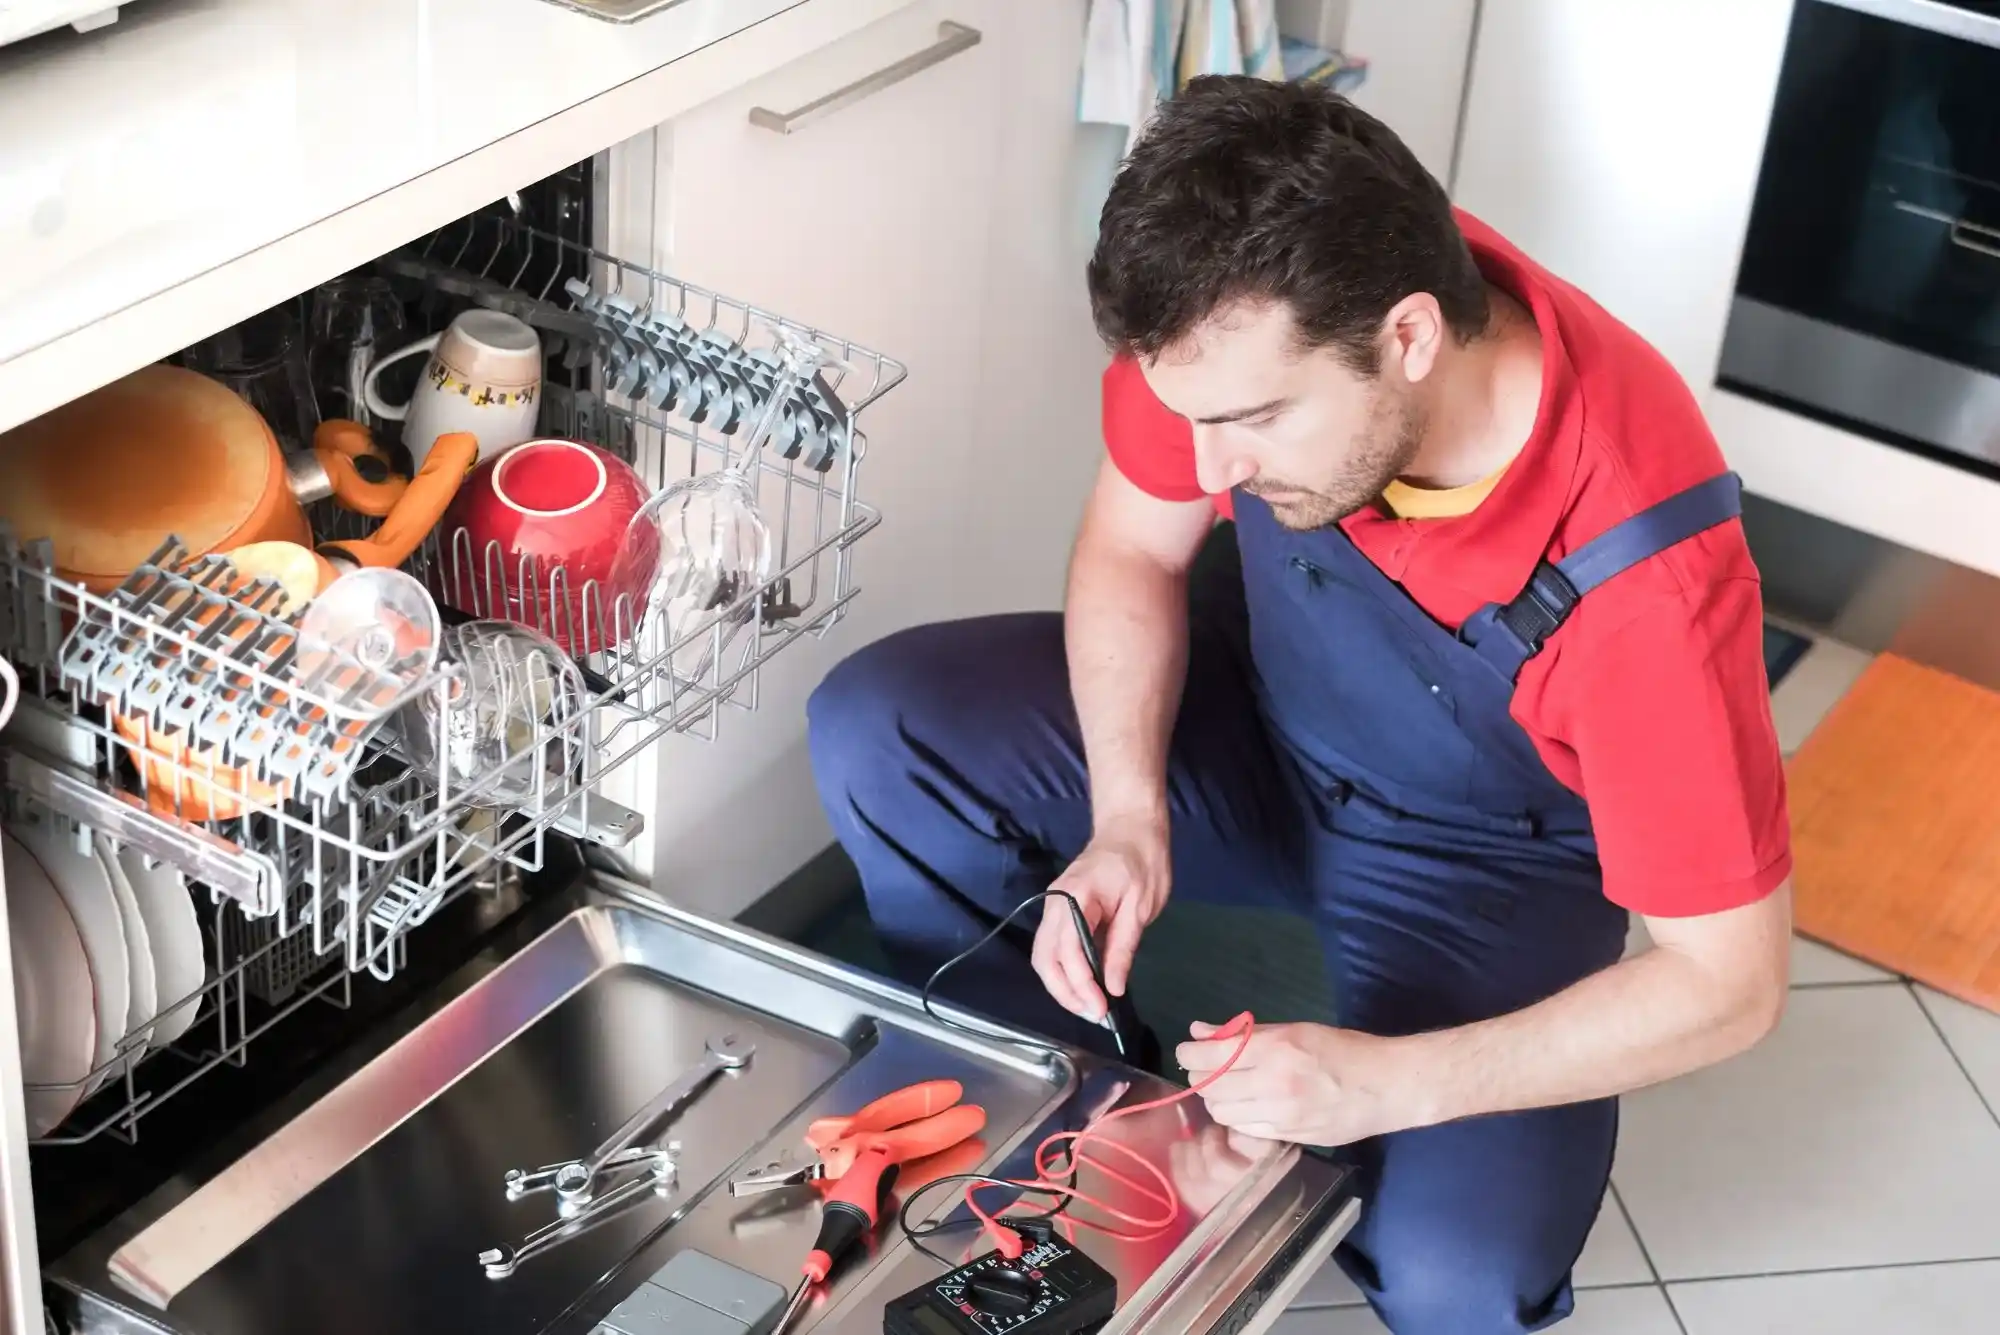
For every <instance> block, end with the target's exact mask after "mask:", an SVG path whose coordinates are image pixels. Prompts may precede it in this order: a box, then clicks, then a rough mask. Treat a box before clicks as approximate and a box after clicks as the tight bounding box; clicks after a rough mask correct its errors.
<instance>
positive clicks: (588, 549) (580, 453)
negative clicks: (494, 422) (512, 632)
mask: <svg viewBox="0 0 2000 1335" xmlns="http://www.w3.org/2000/svg"><path fill="white" fill-rule="evenodd" d="M646 496H647V490H646V484H645V483H644V482H643V481H641V480H640V477H639V475H638V474H637V473H635V472H633V471H632V468H631V465H629V464H627V463H626V462H625V461H624V460H622V459H620V458H619V457H618V456H617V455H615V454H613V453H611V452H610V451H609V450H606V449H602V448H600V447H599V446H596V445H589V444H585V443H584V442H582V441H576V440H530V441H525V442H523V443H522V444H519V445H516V446H514V447H513V448H512V449H509V450H507V451H506V452H505V453H503V454H500V455H498V456H496V457H495V458H492V459H488V460H487V461H486V462H484V463H482V464H480V465H479V466H478V467H477V468H475V469H473V470H472V473H471V475H470V476H468V477H467V478H466V479H465V485H464V486H462V487H461V488H459V492H458V496H457V498H456V499H455V500H453V501H452V503H451V508H450V509H449V510H447V511H445V516H444V520H443V522H442V523H441V524H440V525H439V526H438V539H439V547H440V552H439V555H440V558H441V564H440V570H439V584H440V592H441V593H442V595H443V597H444V599H445V601H446V602H448V603H450V604H451V605H452V606H453V607H456V608H458V609H459V610H460V611H464V612H470V613H472V614H473V615H475V616H481V617H504V618H505V619H507V620H509V621H514V622H518V623H519V624H521V625H524V626H529V627H532V628H534V629H536V630H539V631H541V632H542V633H543V634H544V635H547V636H548V637H549V638H550V639H552V640H554V641H555V642H556V643H557V644H559V645H561V646H562V648H563V650H564V651H565V652H567V653H570V654H572V655H576V656H579V657H581V656H583V655H584V654H586V653H592V652H596V651H597V650H601V649H606V648H610V647H612V645H611V637H612V635H613V634H614V633H615V630H614V627H613V626H612V625H611V622H612V620H613V611H612V601H611V596H610V593H609V591H608V589H606V588H605V586H606V584H607V583H608V580H609V578H610V575H611V571H612V566H613V564H614V562H616V560H617V559H618V550H619V547H620V545H621V543H622V542H623V540H624V537H625V528H626V525H628V524H629V523H630V522H631V520H632V516H633V515H635V514H637V513H638V512H639V508H640V507H641V506H643V505H644V504H645V503H646ZM592 584H595V585H597V586H598V588H597V590H596V591H595V592H592V593H590V594H588V595H587V594H586V589H587V588H588V587H589V586H590V585H592Z"/></svg>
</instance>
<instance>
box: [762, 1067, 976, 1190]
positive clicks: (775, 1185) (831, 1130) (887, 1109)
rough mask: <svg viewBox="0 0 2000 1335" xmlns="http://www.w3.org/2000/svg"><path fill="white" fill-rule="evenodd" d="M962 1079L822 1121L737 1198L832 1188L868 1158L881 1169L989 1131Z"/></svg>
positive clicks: (930, 1084)
mask: <svg viewBox="0 0 2000 1335" xmlns="http://www.w3.org/2000/svg"><path fill="white" fill-rule="evenodd" d="M964 1096H965V1088H964V1086H962V1085H960V1084H959V1083H958V1081H956V1080H926V1081H923V1082H922V1083H920V1084H915V1085H905V1086H903V1088H901V1089H899V1090H896V1091H895V1092H893V1093H890V1094H884V1095H883V1096H882V1097H881V1098H879V1099H876V1100H875V1101H874V1102H873V1103H871V1104H869V1105H868V1106H867V1107H865V1108H863V1109H862V1110H861V1111H860V1112H857V1113H854V1114H853V1115H851V1116H848V1117H822V1118H820V1119H819V1120H818V1121H816V1122H814V1123H813V1124H812V1125H811V1126H809V1127H807V1128H806V1134H805V1142H806V1143H805V1146H804V1147H803V1148H801V1149H797V1150H793V1151H792V1152H790V1153H788V1154H786V1155H784V1156H782V1157H780V1158H778V1159H776V1160H773V1161H772V1162H770V1163H767V1164H765V1165H763V1166H762V1167H760V1168H757V1169H755V1170H753V1171H751V1172H749V1173H745V1174H743V1175H742V1176H741V1177H738V1178H735V1179H734V1180H732V1181H731V1182H730V1184H729V1194H730V1195H731V1196H755V1195H759V1194H761V1193H763V1192H767V1191H780V1190H783V1189H784V1188H786V1187H797V1186H805V1185H807V1184H813V1185H818V1186H821V1187H822V1188H824V1187H826V1186H827V1184H830V1183H834V1182H838V1181H839V1180H840V1179H842V1178H844V1177H846V1176H847V1174H848V1172H849V1170H850V1169H852V1168H853V1167H854V1165H855V1163H856V1161H857V1160H859V1159H860V1158H861V1157H862V1156H863V1155H864V1154H867V1155H868V1157H869V1158H870V1160H871V1161H872V1162H873V1163H875V1164H878V1165H881V1166H884V1167H886V1166H888V1165H891V1164H904V1163H909V1162H911V1161H913V1160H916V1159H922V1158H925V1157H927V1156H929V1155H933V1154H939V1153H942V1152H943V1151H945V1150H948V1149H950V1148H951V1147H952V1146H954V1145H957V1144H960V1143H961V1142H963V1141H965V1140H968V1139H970V1138H971V1137H973V1136H976V1135H978V1134H979V1133H980V1131H982V1130H983V1129H985V1126H986V1110H985V1109H984V1108H982V1107H980V1106H979V1105H978V1104H976V1103H961V1102H959V1100H960V1099H962V1098H963V1097H964Z"/></svg>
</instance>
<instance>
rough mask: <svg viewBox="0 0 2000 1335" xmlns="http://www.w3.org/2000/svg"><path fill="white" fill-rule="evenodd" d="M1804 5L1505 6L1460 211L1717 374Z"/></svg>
mask: <svg viewBox="0 0 2000 1335" xmlns="http://www.w3.org/2000/svg"><path fill="white" fill-rule="evenodd" d="M1791 11H1792V0H1618V3H1616V4H1606V3H1604V0H1508V2H1507V3H1506V4H1497V5H1487V6H1486V7H1485V9H1484V13H1483V15H1482V17H1481V20H1480V24H1479V32H1478V41H1477V46H1476V49H1475V51H1474V55H1473V74H1472V84H1471V89H1470V92H1469V94H1468V97H1467V105H1466V116H1465V135H1464V140H1463V143H1462V145H1461V148H1460V151H1459V163H1458V180H1457V192H1456V193H1457V199H1458V202H1459V203H1460V204H1461V205H1463V206H1464V207H1465V208H1467V209H1469V210H1471V211H1472V212H1473V213H1475V214H1477V215H1479V216H1480V217H1482V218H1484V219H1485V220H1486V221H1487V222H1489V223H1491V224H1492V225H1493V226H1495V227H1497V228H1499V229H1500V231H1501V232H1503V233H1505V234H1506V235H1507V236H1509V237H1510V238H1512V239H1513V240H1514V241H1515V242H1516V243H1517V244H1518V245H1520V246H1521V247H1522V248H1523V249H1525V250H1526V251H1527V252H1528V253H1529V254H1531V255H1533V256H1534V257H1535V258H1536V259H1537V260H1539V261H1540V262H1541V263H1543V264H1545V265H1547V266H1548V267H1549V268H1551V269H1553V270H1554V271H1555V272H1556V273H1558V274H1561V275H1562V276H1563V277H1564V278H1567V279H1569V280H1570V281H1571V282H1573V283H1576V284H1578V285H1579V286H1580V287H1582V288H1583V289H1584V290H1585V291H1587V292H1589V293H1590V294H1591V295H1592V296H1593V297H1595V298H1596V299H1597V300H1598V301H1599V302H1601V303H1602V304H1603V305H1604V306H1605V308H1606V309H1608V310H1609V311H1611V313H1612V314H1614V315H1616V316H1618V317H1619V318H1620V319H1622V320H1624V321H1625V322H1626V323H1628V324H1630V325H1631V326H1632V327H1633V328H1634V329H1636V330H1638V331H1639V333H1640V334H1641V335H1643V336H1644V337H1646V338H1647V339H1648V340H1650V341H1651V342H1652V343H1653V344H1654V345H1655V346H1656V347H1658V348H1659V349H1660V351H1661V352H1663V353H1665V354H1666V356H1667V358H1668V359H1669V360H1670V361H1672V362H1673V363H1674V365H1675V367H1676V368H1678V369H1679V371H1680V373H1681V374H1682V375H1683V376H1685V377H1686V378H1687V379H1688V381H1689V382H1690V383H1691V384H1693V385H1694V386H1695V387H1696V388H1697V389H1698V390H1701V391H1705V390H1706V389H1707V388H1708V386H1709V385H1710V384H1712V383H1713V382H1714V378H1715V368H1716V365H1717V362H1718V359H1719V357H1720V355H1721V350H1722V331H1723V326H1724V324H1725V322H1726V321H1727V319H1728V314H1729V300H1730V296H1731V293H1732V292H1733V291H1734V288H1735V285H1736V266H1737V261H1738V257H1739V255H1740V253H1741V251H1742V245H1743V236H1744V232H1745V229H1746V228H1747V227H1748V225H1749V219H1750V201H1751V197H1752V195H1753V193H1754V191H1755V189H1756V184H1757V171H1758V165H1759V163H1760V162H1761V160H1762V158H1763V151H1764V132H1765V127H1766V125H1767V124H1768V123H1769V120H1770V113H1771V102H1772V97H1773V94H1774V93H1775V91H1776V88H1777V78H1778V66H1779V62H1780V60H1781V58H1782V54H1783V50H1784V43H1785V32H1786V27H1787V24H1788V21H1789V19H1790V17H1791Z"/></svg>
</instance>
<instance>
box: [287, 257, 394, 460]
mask: <svg viewBox="0 0 2000 1335" xmlns="http://www.w3.org/2000/svg"><path fill="white" fill-rule="evenodd" d="M407 329H408V326H407V325H406V324H405V322H404V320H403V307H402V303H401V302H399V301H397V300H396V293H395V289H394V288H392V287H391V286H390V285H389V280H388V279H386V278H372V277H348V278H336V279H334V280H333V281H332V282H330V283H325V284H322V285H321V286H320V287H319V288H317V289H316V290H315V291H314V292H313V297H312V330H311V333H310V335H309V336H308V337H307V340H306V364H307V367H308V369H309V371H310V375H311V380H312V388H313V396H314V398H315V399H316V400H317V401H318V403H319V410H320V413H321V414H322V415H323V416H326V417H344V418H346V419H347V420H349V421H351V422H359V423H361V425H363V426H365V427H369V428H371V429H374V428H378V427H380V426H381V425H382V423H381V421H380V420H379V419H377V418H376V417H375V415H374V414H373V413H371V412H370V411H369V409H368V402H367V399H366V398H365V397H364V396H363V394H362V392H361V387H362V382H363V381H365V380H366V379H367V377H368V368H369V367H371V366H373V365H374V364H375V362H376V361H377V360H378V359H379V358H381V357H382V356H383V355H384V354H386V353H388V352H391V351H393V350H395V349H396V348H399V347H401V346H403V344H404V343H406V342H408V341H409V340H408V337H407Z"/></svg>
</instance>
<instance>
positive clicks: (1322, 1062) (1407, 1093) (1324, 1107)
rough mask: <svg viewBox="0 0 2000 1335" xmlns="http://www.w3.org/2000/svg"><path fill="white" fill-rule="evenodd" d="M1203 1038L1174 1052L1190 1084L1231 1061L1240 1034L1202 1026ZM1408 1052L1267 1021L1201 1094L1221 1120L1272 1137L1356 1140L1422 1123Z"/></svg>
mask: <svg viewBox="0 0 2000 1335" xmlns="http://www.w3.org/2000/svg"><path fill="white" fill-rule="evenodd" d="M1189 1032H1190V1033H1191V1034H1192V1035H1193V1036H1194V1039H1195V1041H1194V1042H1191V1043H1183V1044H1181V1045H1180V1047H1179V1048H1177V1049H1175V1053H1174V1055H1175V1057H1176V1058H1177V1059H1178V1060H1179V1061H1180V1064H1181V1066H1182V1068H1183V1069H1185V1070H1186V1071H1187V1073H1188V1082H1189V1083H1190V1084H1200V1083H1201V1081H1202V1080H1203V1079H1204V1078H1205V1077H1207V1076H1208V1075H1210V1074H1211V1073H1213V1072H1214V1071H1215V1070H1217V1069H1218V1068H1219V1067H1221V1065H1222V1064H1223V1063H1224V1062H1226V1061H1228V1060H1229V1054H1230V1053H1232V1052H1234V1051H1236V1048H1237V1046H1238V1045H1239V1044H1241V1043H1242V1041H1243V1040H1242V1039H1240V1038H1212V1037H1210V1036H1211V1035H1212V1034H1214V1033H1215V1032H1216V1027H1215V1026H1214V1025H1207V1024H1202V1023H1200V1022H1196V1023H1195V1024H1194V1025H1193V1026H1192V1027H1191V1028H1190V1030H1189ZM1403 1058H1404V1049H1403V1048H1401V1047H1400V1046H1399V1045H1398V1043H1397V1041H1396V1040H1395V1039H1392V1038H1377V1037H1375V1036H1374V1035H1372V1034H1362V1033H1356V1032H1355V1031H1353V1030H1351V1029H1334V1028H1331V1027H1329V1026H1327V1025H1323V1024H1273V1025H1261V1024H1260V1025H1258V1026H1257V1028H1256V1029H1255V1030H1254V1031H1253V1032H1252V1033H1251V1035H1250V1042H1249V1044H1248V1045H1247V1046H1245V1047H1244V1049H1243V1055H1242V1057H1240V1058H1239V1059H1238V1060H1237V1062H1236V1064H1235V1065H1234V1066H1232V1067H1230V1068H1229V1070H1228V1071H1227V1072H1226V1073H1225V1074H1224V1075H1222V1076H1221V1078H1219V1079H1218V1080H1216V1081H1215V1083H1214V1084H1212V1085H1210V1086H1208V1088H1206V1089H1204V1090H1202V1092H1201V1098H1202V1102H1204V1103H1205V1104H1207V1105H1208V1114H1209V1116H1210V1117H1212V1118H1214V1119H1215V1120H1216V1121H1217V1122H1219V1123H1220V1124H1221V1125H1223V1126H1226V1127H1228V1128H1230V1129H1231V1130H1233V1131H1240V1132H1242V1133H1244V1134H1245V1135H1250V1136H1258V1137H1261V1138H1263V1139H1265V1140H1286V1141H1291V1142H1293V1143H1295V1144H1300V1145H1321V1146H1331V1145H1348V1144H1352V1143H1353V1142H1355V1141H1357V1140H1366V1139H1368V1138H1369V1137H1371V1136H1380V1135H1386V1134H1388V1133H1389V1132H1392V1131H1403V1130H1407V1129H1409V1128H1410V1127H1413V1126H1420V1125H1422V1124H1423V1123H1424V1122H1425V1121H1426V1120H1427V1119H1426V1118H1424V1117H1423V1116H1422V1114H1421V1113H1420V1112H1419V1110H1418V1108H1419V1104H1418V1100H1417V1097H1416V1091H1415V1090H1414V1089H1413V1088H1412V1081H1411V1078H1410V1077H1411V1072H1410V1071H1409V1070H1408V1064H1407V1063H1406V1062H1405V1061H1404V1060H1403Z"/></svg>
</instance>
